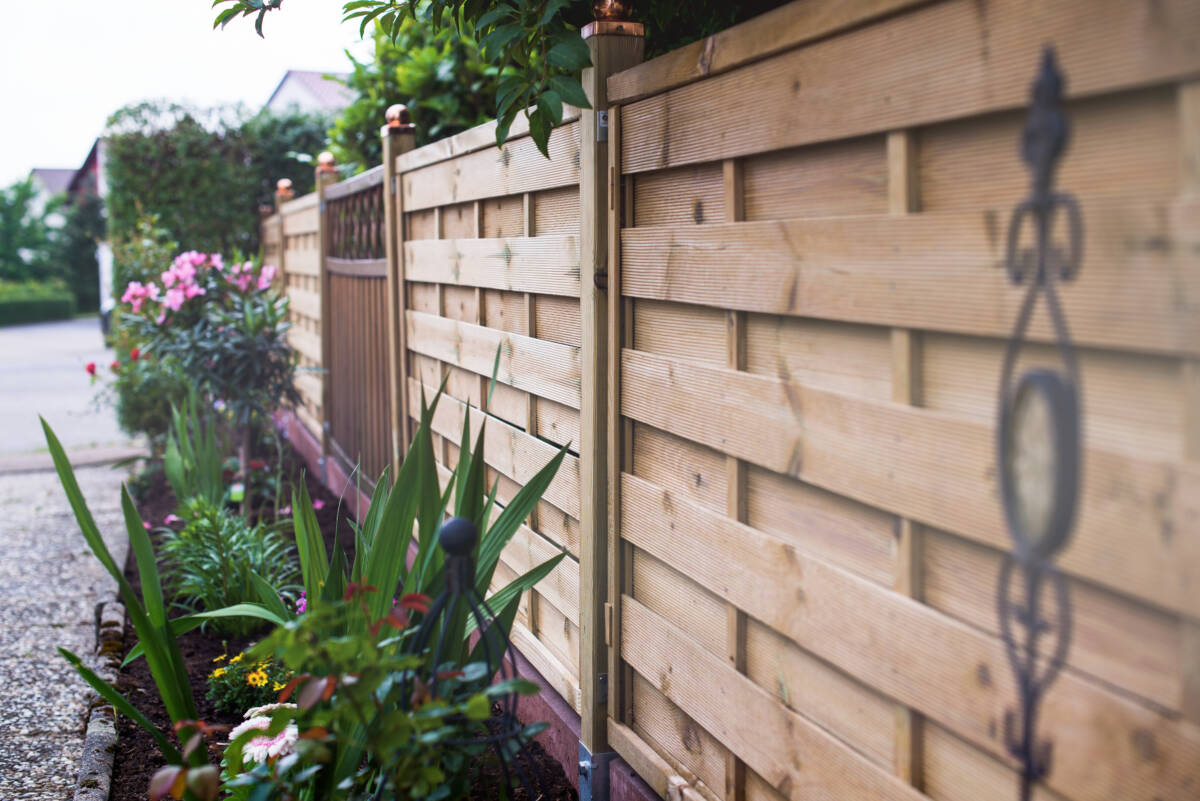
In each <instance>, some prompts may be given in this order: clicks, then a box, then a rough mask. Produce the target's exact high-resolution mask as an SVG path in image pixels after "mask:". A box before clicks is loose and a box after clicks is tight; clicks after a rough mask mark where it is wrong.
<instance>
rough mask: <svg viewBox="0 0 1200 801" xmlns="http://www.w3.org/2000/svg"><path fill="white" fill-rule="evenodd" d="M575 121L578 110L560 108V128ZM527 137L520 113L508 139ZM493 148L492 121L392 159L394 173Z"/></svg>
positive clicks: (569, 107) (494, 137)
mask: <svg viewBox="0 0 1200 801" xmlns="http://www.w3.org/2000/svg"><path fill="white" fill-rule="evenodd" d="M577 119H579V109H578V108H576V107H575V106H570V105H565V104H564V105H563V125H566V124H567V123H570V122H574V121H575V120H577ZM528 135H529V120H528V119H527V118H526V117H525V115H524V114H518V115H517V118H516V119H515V120H513V124H512V127H511V128H509V129H508V139H507V140H506V141H508V142H513V141H515V140H517V139H520V138H522V137H526V136H528ZM495 147H496V121H495V120H490V121H488V122H485V123H483V124H482V125H476V126H475V127H474V128H470V129H468V130H466V131H463V132H462V133H460V134H455V135H454V136H451V137H448V138H446V139H439V140H438V141H436V142H431V143H430V144H428V145H425V146H424V147H419V148H417V149H416V150H410V151H408V152H407V153H404V154H402V155H400V156H397V157H396V172H398V173H402V172H409V171H411V170H415V169H417V168H418V167H424V166H426V165H429V164H434V163H436V162H439V161H446V160H447V159H453V158H458V157H459V156H465V155H466V154H468V153H474V152H475V151H477V150H492V149H495Z"/></svg>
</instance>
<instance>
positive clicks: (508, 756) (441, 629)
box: [413, 517, 543, 798]
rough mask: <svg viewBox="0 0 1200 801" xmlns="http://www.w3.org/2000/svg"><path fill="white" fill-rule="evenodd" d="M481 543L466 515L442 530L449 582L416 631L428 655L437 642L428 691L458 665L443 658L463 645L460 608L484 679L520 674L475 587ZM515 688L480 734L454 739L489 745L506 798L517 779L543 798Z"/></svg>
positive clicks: (440, 539)
mask: <svg viewBox="0 0 1200 801" xmlns="http://www.w3.org/2000/svg"><path fill="white" fill-rule="evenodd" d="M478 543H479V531H478V530H477V529H476V527H475V524H474V523H472V522H471V521H470V520H468V519H466V518H463V517H452V518H450V519H449V520H447V521H446V522H445V523H443V524H442V527H441V529H440V530H439V531H438V544H439V545H440V546H441V548H442V550H443V551H444V552H445V555H446V563H445V577H446V582H445V586H444V587H443V588H442V591H441V592H440V593H438V596H437V598H435V599H434V600H433V603H432V604H430V606H429V612H428V613H426V614H425V617H424V618H423V619H422V621H421V625H420V627H419V628H418V629H417V634H416V638H415V640H414V642H413V649H414V651H415V652H416V653H424V651H425V649H426V648H427V647H428V646H429V641H430V640H431V639H432V638H433V635H434V633H435V632H436V634H437V642H436V644H435V646H434V648H433V654H432V659H431V660H430V661H429V663H428V664H429V666H430V675H429V676H428V677H427V682H426V683H427V685H428V691H429V694H430V695H431V696H433V697H437V696H438V692H437V690H438V684H439V682H440V681H443V680H445V677H446V673H445V672H444V668H445V669H450V670H453V669H454V668H457V667H459V666H458V665H452V666H450V665H443V661H444V660H446V659H448V658H449V657H450V656H451V654H453V653H454V649H455V648H456V647H457V645H458V643H461V641H462V638H463V636H465V631H464V630H463V629H462V628H461V627H460V626H459V622H460V621H461V620H462V618H461V617H459V616H458V614H457V610H460V609H463V608H465V609H466V610H467V617H468V625H470V623H471V622H473V624H474V628H475V630H476V631H478V632H479V640H478V642H479V646H478V647H479V648H480V649H481V650H482V660H481V661H482V662H484V663H485V664H486V665H487V670H486V674H485V675H483V676H482V679H481V680H482V683H483V684H485V685H486V684H487V683H489V682H490V681H491V680H492V679H493V678H495V679H496V680H498V681H501V682H503V681H507V680H509V679H515V678H516V677H517V670H516V659H515V657H514V656H513V650H512V643H511V642H510V641H509V639H508V635H507V633H506V632H505V631H504V628H503V626H501V625H497V621H496V615H495V613H493V612H492V610H491V608H490V607H489V606H488V604H487V601H485V600H484V599H483V597H482V596H480V594H479V591H478V590H477V589H476V588H475V548H476V546H477V544H478ZM518 697H519V696H518V694H517V693H516V692H508V693H505V694H504V695H502V696H500V697H499V699H498V701H497V702H496V705H497V706H498V707H499V715H498V716H497V715H495V714H493V717H492V719H491V720H489V721H488V722H487V723H486V724H484V727H483V730H481V731H480V733H479V734H478V735H476V736H473V737H470V738H466V739H460V740H456V741H454V743H453V744H455V745H473V746H484V747H486V748H488V749H490V750H491V751H492V752H493V753H494V754H495V756H496V758H497V760H498V761H499V766H500V773H501V780H502V781H503V782H504V785H505V788H504V789H505V792H506V793H507V796H506V797H511V796H512V791H513V790H514V789H516V787H517V786H518V783H519V785H520V786H523V787H524V788H525V790H526V793H527V795H528V797H529V798H539V797H541V796H542V795H543V793H542V790H543V788H542V781H541V779H542V777H541V775H539V773H538V771H537V770H536V769H534V770H526V766H529V765H533V764H534V763H533V760H532V759H530V758H529V757H528V756H527V755H526V754H525V747H526V737H525V736H524V731H525V730H524V728H523V727H522V725H521V722H520V720H519V719H518V717H517V699H518Z"/></svg>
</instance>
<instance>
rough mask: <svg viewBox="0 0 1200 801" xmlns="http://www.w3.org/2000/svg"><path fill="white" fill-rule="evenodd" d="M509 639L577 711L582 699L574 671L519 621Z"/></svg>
mask: <svg viewBox="0 0 1200 801" xmlns="http://www.w3.org/2000/svg"><path fill="white" fill-rule="evenodd" d="M510 639H511V640H512V644H513V645H514V646H515V647H516V649H517V650H518V651H520V652H521V656H523V657H525V658H526V659H527V660H529V664H531V665H533V668H534V670H536V671H537V672H538V673H540V674H541V676H542V678H544V679H545V680H546V683H547V684H549V685H550V687H551V689H553V690H554V692H556V693H558V696H559V697H560V698H562V699H563V700H565V701H566V702H567V703H568V704H570V705H571V708H572V709H574V710H575V711H576V712H578V711H579V710H580V708H581V707H582V700H583V699H582V696H581V695H580V692H579V677H578V676H577V675H576V674H575V671H573V670H572V669H571V668H570V667H569V666H568V665H565V664H563V662H562V660H560V659H559V658H558V657H556V656H555V655H554V654H553V653H551V652H550V649H549V648H547V647H546V645H545V644H544V643H542V642H541V641H539V640H538V638H537V637H535V636H534V635H533V634H531V633H530V631H529V629H527V628H525V627H524V626H523V625H521V624H520V623H518V624H516V625H514V626H513V628H512V634H511V635H510Z"/></svg>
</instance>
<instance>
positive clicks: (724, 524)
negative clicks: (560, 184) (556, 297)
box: [609, 0, 1200, 801]
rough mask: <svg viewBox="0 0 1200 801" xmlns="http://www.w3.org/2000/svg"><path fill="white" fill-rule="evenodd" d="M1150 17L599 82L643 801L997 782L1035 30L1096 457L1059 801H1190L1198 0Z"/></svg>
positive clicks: (681, 64)
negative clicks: (614, 271) (1012, 383)
mask: <svg viewBox="0 0 1200 801" xmlns="http://www.w3.org/2000/svg"><path fill="white" fill-rule="evenodd" d="M813 5H816V6H822V7H830V8H832V7H833V6H834V5H835V4H831V3H825V4H822V3H816V4H808V3H797V4H795V5H794V6H792V7H789V8H787V9H782V10H781V11H779V12H775V13H774V15H773V16H771V17H770V21H769V22H767V21H762V22H760V23H756V26H757V27H752V26H747V27H746V28H745V29H743V31H742V32H740V33H739V32H738V31H737V29H735V30H734V31H730V32H727V34H723V35H722V36H724V37H725V38H723V39H722V40H721V43H722V44H721V46H718V47H714V46H713V45H712V44H711V43H710V44H709V45H706V46H705V47H704V50H703V53H704V61H705V63H706V64H709V65H713V64H715V65H720V64H721V63H722V59H723V58H725V54H726V52H729V53H730V54H731V55H730V57H731V58H735V57H736V56H735V55H732V54H736V53H738V52H743V53H745V52H753V51H754V49H755V48H754V47H752V46H751V45H752V44H756V43H759V42H761V41H771V42H778V39H779V38H780V37H781V36H783V37H786V35H789V34H788V33H787V32H788V31H789V30H790V31H792V33H791V34H790V35H791V36H792V37H793V39H794V40H795V41H797V42H798V43H802V42H803V38H804V36H805V35H807V32H806V33H804V34H802V33H796V31H800V30H801V28H799V27H797V26H798V24H799V22H800V21H805V20H807V22H806V23H805V24H806V25H807V24H810V23H812V22H813V21H812V20H811V19H810V18H809V17H808V16H805V15H807V14H808V12H809V11H811V10H812V9H811V8H810V7H811V6H813ZM867 5H868V6H870V7H871V8H872V9H874V8H875V7H876V6H880V7H882V6H884V5H890V6H892V7H897V6H900V5H912V4H900V3H892V4H882V3H881V4H867ZM863 8H866V6H864V7H863ZM1156 8H1158V10H1159V12H1161V16H1160V17H1158V18H1156V21H1154V22H1150V21H1149V20H1148V18H1147V17H1145V16H1143V11H1144V9H1143V8H1142V7H1141V6H1140V5H1139V4H1131V3H1118V2H1112V3H1108V2H1104V3H1091V2H1060V3H1053V4H1039V3H1028V2H1021V0H997V2H993V3H989V4H988V12H987V14H986V15H984V16H981V15H980V13H979V11H980V6H979V4H978V3H973V2H966V0H964V1H963V2H943V3H934V4H917V5H916V7H915V8H914V9H913V10H910V11H909V12H908V13H904V14H902V15H899V16H892V17H889V18H886V19H884V20H882V21H878V22H874V23H872V24H867V25H864V26H860V27H857V28H854V29H853V30H852V31H851V32H849V33H845V34H842V35H838V36H832V37H826V38H823V39H820V40H819V41H816V42H815V43H812V44H809V45H806V46H800V47H795V48H793V49H790V50H785V51H784V52H781V53H780V54H778V55H776V56H774V57H772V58H770V59H767V60H765V61H761V62H758V63H755V64H752V65H750V66H746V67H742V68H739V69H733V70H730V71H725V72H724V73H723V74H719V75H715V76H713V77H709V78H707V79H704V80H701V81H699V82H695V83H689V84H686V85H678V84H679V83H681V81H680V80H678V79H677V78H678V77H679V76H681V75H682V76H683V77H684V78H685V79H686V78H690V77H700V76H698V75H689V74H688V72H687V71H688V70H691V69H692V66H691V64H692V62H686V63H685V60H684V59H682V58H672V59H669V60H668V61H664V62H663V63H662V64H656V63H655V62H650V63H647V64H645V65H642V66H641V67H639V68H635V69H634V70H630V71H628V72H626V73H622V74H619V75H617V76H615V77H614V78H613V79H612V80H611V81H610V83H609V90H610V97H612V96H615V98H616V101H617V102H618V103H621V104H622V105H621V106H620V108H619V109H617V110H616V111H614V112H613V113H612V115H611V120H612V124H613V136H614V141H615V142H617V144H616V145H615V146H616V147H619V153H620V160H621V163H620V173H621V175H622V177H621V179H620V180H621V185H622V191H621V198H622V202H621V203H619V204H616V209H617V210H616V212H615V215H616V219H615V220H614V222H616V223H618V224H619V225H620V226H621V228H620V234H619V241H618V242H615V243H614V252H616V251H617V250H618V249H619V254H620V258H619V263H620V276H619V287H620V302H619V303H617V304H615V305H614V307H613V324H612V327H611V330H612V331H614V336H616V337H618V338H619V340H620V346H621V347H620V348H616V349H613V351H612V353H613V358H614V362H613V369H612V373H611V374H610V378H611V379H612V380H619V382H620V394H619V398H620V403H619V410H616V411H614V412H613V413H614V416H613V418H612V422H613V425H617V426H619V427H620V435H619V436H618V437H617V439H616V441H617V442H619V443H620V445H621V447H620V452H619V453H618V454H617V455H616V458H617V459H618V460H619V461H618V470H617V471H616V472H615V474H614V475H616V476H617V484H618V489H619V505H618V507H617V508H618V510H619V511H618V517H617V520H618V532H619V552H617V553H616V554H615V555H614V559H613V563H614V564H616V565H618V566H619V570H620V575H619V576H618V584H619V589H620V592H621V597H620V604H619V608H618V611H617V616H618V620H617V623H616V626H617V629H618V631H619V643H618V646H619V656H620V660H619V662H618V664H619V665H620V666H621V668H620V670H619V671H618V675H616V676H614V677H613V681H614V687H613V692H614V693H615V699H614V700H615V703H614V704H613V705H612V707H611V708H612V709H613V710H614V713H615V714H616V716H617V722H616V724H615V725H614V726H613V727H612V729H611V732H612V734H613V739H614V741H615V744H616V746H617V748H618V750H619V751H620V752H621V753H623V754H624V755H626V756H627V757H628V758H629V759H630V761H631V762H632V763H633V764H635V765H637V766H639V768H640V769H641V770H642V772H643V773H644V774H645V775H646V776H647V778H648V779H649V780H650V781H651V783H652V784H654V785H655V786H656V787H659V788H665V786H666V781H667V777H668V776H669V775H670V774H677V775H680V776H683V777H684V778H685V781H686V782H687V783H689V784H691V785H692V787H693V789H694V790H695V791H696V792H697V793H699V794H700V795H703V796H705V797H717V798H724V799H742V798H747V799H783V798H789V799H800V798H812V797H815V796H814V795H813V793H814V792H815V790H814V788H820V793H819V794H820V795H821V797H829V798H846V799H850V798H855V799H859V798H872V799H914V798H919V797H921V795H920V791H923V792H924V793H926V794H928V796H929V797H932V798H937V799H962V800H963V801H991V800H993V799H994V800H995V801H1007V800H1008V799H1012V798H1014V797H1016V782H1017V777H1016V774H1015V772H1014V771H1013V769H1012V766H1013V763H1012V762H1011V761H1010V758H1009V756H1008V752H1007V750H1006V747H1005V743H1004V720H1005V713H1006V711H1007V710H1010V709H1013V708H1014V707H1015V705H1016V703H1017V702H1016V698H1017V693H1016V690H1015V688H1014V686H1013V679H1012V673H1011V669H1010V667H1009V664H1008V662H1007V660H1006V657H1005V652H1004V648H1003V647H1002V644H1001V641H1000V639H999V636H998V633H997V615H996V608H995V598H996V576H997V573H998V570H999V567H1000V560H1001V556H1002V554H1003V552H1004V551H1006V550H1008V549H1009V548H1010V542H1009V538H1008V535H1007V532H1006V530H1005V527H1004V522H1003V514H1002V512H1001V510H1000V507H999V504H998V493H997V488H996V483H995V475H994V472H995V471H994V415H995V408H996V407H995V404H996V395H997V387H998V381H999V368H1000V364H1001V356H1002V345H1003V340H1004V338H1005V337H1007V336H1008V334H1009V331H1010V329H1011V327H1012V324H1013V321H1014V319H1015V316H1016V311H1017V306H1018V303H1019V301H1020V299H1021V298H1022V297H1023V294H1024V288H1022V287H1014V286H1011V285H1010V284H1009V283H1008V281H1007V279H1006V276H1005V273H1004V270H1003V267H1002V263H1003V258H1004V252H1003V251H1004V232H1005V230H1006V227H1007V225H1008V220H1009V217H1010V214H1011V210H1012V208H1013V206H1014V205H1015V204H1016V203H1017V202H1018V201H1019V200H1021V199H1022V198H1023V197H1024V196H1025V194H1026V193H1027V192H1028V173H1027V172H1026V170H1025V167H1024V165H1023V164H1022V163H1021V161H1020V156H1019V148H1018V145H1019V141H1020V132H1021V127H1022V125H1023V123H1024V111H1023V110H1018V108H1020V107H1023V106H1024V105H1025V103H1026V102H1027V99H1028V96H1027V92H1028V88H1029V82H1030V80H1031V79H1032V77H1033V74H1034V72H1035V69H1036V67H1037V65H1038V62H1039V49H1040V47H1041V46H1042V43H1043V42H1047V41H1053V42H1054V43H1055V44H1056V47H1057V49H1058V53H1059V57H1060V61H1061V63H1062V64H1063V66H1064V70H1065V71H1066V74H1067V80H1068V87H1069V89H1070V90H1071V92H1072V96H1073V97H1075V98H1078V99H1075V100H1072V101H1071V102H1070V103H1069V109H1068V110H1069V113H1070V115H1071V117H1072V121H1073V126H1074V129H1073V141H1072V144H1071V147H1070V150H1069V152H1068V154H1067V157H1066V159H1065V162H1064V165H1063V167H1062V170H1061V173H1060V175H1059V178H1058V183H1059V185H1060V186H1061V187H1063V188H1064V189H1066V190H1069V191H1071V192H1073V193H1075V194H1076V195H1077V196H1078V197H1079V198H1080V202H1081V204H1082V208H1083V216H1084V221H1085V230H1086V242H1085V245H1084V251H1085V257H1084V266H1083V269H1082V272H1081V274H1080V275H1079V277H1078V278H1077V279H1076V280H1075V281H1074V282H1073V283H1072V284H1070V285H1068V286H1066V287H1064V288H1063V289H1062V297H1063V301H1064V303H1065V306H1066V315H1067V318H1068V320H1069V321H1070V324H1071V326H1072V334H1073V336H1074V337H1075V338H1076V339H1077V341H1078V342H1079V343H1080V346H1081V349H1082V371H1083V383H1084V398H1085V401H1084V404H1085V425H1086V456H1085V469H1084V488H1083V499H1082V503H1081V511H1082V513H1081V517H1080V520H1079V523H1078V526H1077V529H1076V532H1075V536H1074V540H1073V542H1072V544H1071V546H1070V547H1069V548H1068V550H1067V551H1066V552H1065V555H1064V557H1063V558H1062V559H1061V560H1060V564H1061V565H1062V566H1063V567H1064V569H1065V571H1066V572H1067V573H1068V574H1069V577H1070V579H1069V581H1070V587H1071V593H1072V598H1073V608H1074V611H1075V617H1076V620H1075V628H1074V631H1075V641H1074V643H1073V646H1072V650H1071V652H1070V655H1069V662H1068V666H1067V668H1066V669H1065V671H1064V674H1063V675H1062V676H1061V677H1060V678H1059V679H1058V681H1057V683H1056V684H1054V685H1053V686H1052V688H1051V689H1050V693H1049V697H1048V699H1047V702H1046V705H1045V707H1044V709H1043V714H1042V717H1041V718H1040V719H1039V721H1038V726H1039V730H1040V732H1041V735H1042V736H1044V737H1046V738H1048V739H1050V740H1053V741H1055V742H1056V746H1055V749H1054V753H1053V763H1052V769H1051V772H1050V774H1049V776H1048V777H1047V785H1048V788H1049V789H1048V791H1047V792H1046V795H1045V796H1044V797H1046V798H1069V799H1076V800H1077V801H1100V799H1107V798H1130V799H1132V798H1138V799H1146V801H1150V799H1165V798H1175V799H1184V798H1196V797H1197V796H1196V794H1197V792H1198V788H1200V728H1198V727H1197V726H1196V725H1195V723H1196V721H1197V715H1198V714H1200V711H1198V709H1197V704H1196V701H1195V699H1196V698H1197V696H1196V690H1197V687H1198V679H1200V677H1198V671H1197V665H1198V663H1200V658H1198V655H1200V651H1198V650H1196V643H1197V642H1200V640H1198V639H1197V628H1196V627H1197V620H1198V619H1200V514H1198V510H1197V498H1200V466H1198V465H1197V458H1198V454H1200V446H1198V444H1197V443H1198V439H1197V437H1196V430H1197V429H1196V425H1197V415H1198V414H1200V412H1198V404H1197V401H1198V399H1200V398H1198V390H1197V378H1196V376H1197V372H1196V369H1197V368H1196V364H1197V362H1196V358H1197V355H1198V352H1200V329H1198V325H1200V323H1198V315H1197V308H1198V307H1197V305H1196V302H1195V301H1196V299H1197V298H1200V269H1198V267H1197V265H1198V260H1197V257H1196V253H1195V251H1194V250H1193V249H1191V248H1194V243H1195V242H1196V230H1197V225H1196V220H1197V219H1200V216H1197V214H1196V206H1195V200H1194V198H1195V192H1196V191H1197V188H1198V186H1200V182H1198V180H1197V175H1198V174H1200V168H1197V167H1196V166H1195V165H1197V164H1200V161H1196V159H1197V154H1198V152H1200V129H1198V128H1197V123H1196V120H1197V119H1200V116H1197V109H1200V90H1198V88H1197V86H1196V85H1195V84H1192V85H1190V86H1189V85H1187V84H1184V85H1182V86H1181V85H1179V84H1177V83H1176V81H1177V80H1178V79H1180V78H1183V77H1187V76H1189V75H1195V74H1196V71H1197V70H1198V69H1200V51H1197V50H1196V49H1195V48H1194V47H1190V49H1189V47H1185V46H1183V45H1182V44H1181V43H1180V42H1181V39H1180V38H1179V37H1176V36H1172V35H1171V31H1172V30H1174V31H1179V30H1200V6H1196V5H1195V4H1190V3H1186V2H1167V3H1163V4H1160V5H1159V6H1157V7H1156ZM842 10H845V9H842ZM839 13H840V12H839ZM1156 13H1157V12H1156ZM767 26H769V27H767ZM933 31H936V32H937V34H936V37H934V38H931V36H930V32H933ZM1116 32H1120V33H1119V35H1118V34H1117V33H1116ZM768 34H770V35H769V36H768ZM811 35H812V36H813V37H818V36H819V35H820V31H819V30H817V31H813V32H812V34H811ZM1114 36H1116V38H1117V39H1118V40H1119V45H1118V44H1117V42H1116V41H1114ZM739 37H742V38H739ZM755 37H759V38H755ZM722 47H724V48H729V50H728V51H726V50H723V49H722ZM696 48H700V45H699V44H698V45H696ZM670 65H675V67H676V68H678V69H677V70H676V71H674V72H672V71H671V69H668V67H669V66H670ZM705 69H706V70H707V67H706V68H705ZM673 79H674V80H673ZM1189 159H1190V160H1191V161H1190V162H1189ZM1181 161H1182V163H1184V164H1188V163H1191V164H1192V167H1191V168H1190V169H1191V171H1190V173H1189V172H1188V171H1186V170H1185V171H1183V172H1182V173H1181V170H1180V164H1181ZM1181 174H1182V176H1183V178H1182V180H1181ZM1189 181H1190V182H1191V183H1190V184H1189V183H1188V182H1189ZM1189 197H1190V198H1192V200H1191V201H1188V200H1186V198H1189ZM1181 198H1182V199H1181ZM1189 202H1190V203H1191V204H1192V205H1190V206H1189V205H1188V203H1189ZM1040 314H1041V313H1040V312H1039V315H1040ZM1033 331H1034V332H1035V336H1036V337H1037V338H1039V339H1040V340H1042V341H1046V340H1047V339H1048V337H1049V329H1048V327H1047V320H1046V319H1045V318H1044V317H1042V316H1039V317H1038V318H1037V320H1036V321H1035V325H1034V328H1033ZM1052 355H1053V354H1052V353H1051V352H1050V349H1049V348H1048V347H1047V348H1045V349H1044V350H1043V351H1042V352H1041V353H1037V354H1034V357H1033V358H1032V359H1030V360H1029V361H1030V362H1031V363H1032V362H1036V361H1038V360H1039V359H1042V358H1047V359H1048V358H1050V357H1051V356H1052ZM610 411H613V410H610ZM617 412H619V414H618V413H617ZM610 456H611V454H610ZM914 788H918V789H914Z"/></svg>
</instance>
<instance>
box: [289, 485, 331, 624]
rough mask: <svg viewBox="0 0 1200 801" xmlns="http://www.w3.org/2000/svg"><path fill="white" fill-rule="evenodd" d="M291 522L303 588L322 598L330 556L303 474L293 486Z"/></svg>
mask: <svg viewBox="0 0 1200 801" xmlns="http://www.w3.org/2000/svg"><path fill="white" fill-rule="evenodd" d="M292 523H293V525H294V527H295V531H296V550H297V551H298V552H299V554H300V573H301V575H302V576H303V577H304V590H305V592H306V593H307V594H308V597H309V599H310V602H311V601H313V600H316V599H318V598H320V597H321V588H322V586H324V584H325V575H326V573H327V572H328V570H329V557H328V555H327V554H326V552H325V539H324V537H323V536H322V535H321V527H320V525H318V523H317V513H316V512H314V511H313V505H312V498H310V497H309V495H308V487H306V486H305V483H304V480H303V477H302V478H301V480H300V481H299V482H298V483H297V486H295V487H293V489H292Z"/></svg>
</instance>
